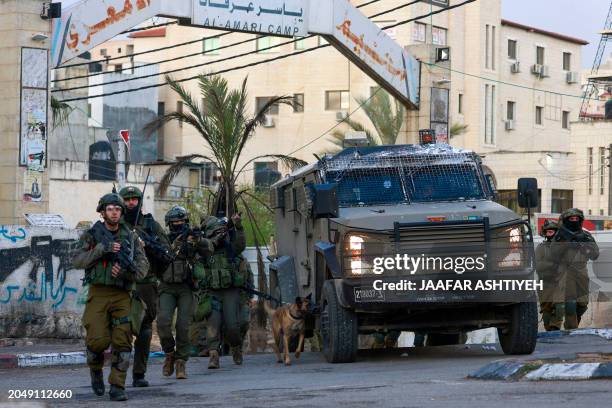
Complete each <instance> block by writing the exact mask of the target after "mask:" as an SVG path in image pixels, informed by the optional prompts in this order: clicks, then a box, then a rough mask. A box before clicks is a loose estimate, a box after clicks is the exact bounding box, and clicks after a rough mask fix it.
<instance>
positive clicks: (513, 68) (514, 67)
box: [510, 61, 521, 74]
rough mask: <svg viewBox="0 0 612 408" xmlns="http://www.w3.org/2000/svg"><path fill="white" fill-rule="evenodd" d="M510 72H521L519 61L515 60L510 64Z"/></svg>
mask: <svg viewBox="0 0 612 408" xmlns="http://www.w3.org/2000/svg"><path fill="white" fill-rule="evenodd" d="M510 72H512V73H513V74H518V73H519V72H521V63H520V62H518V61H517V62H515V63H513V64H512V65H510Z"/></svg>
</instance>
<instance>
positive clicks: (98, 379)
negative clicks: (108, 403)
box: [89, 369, 105, 397]
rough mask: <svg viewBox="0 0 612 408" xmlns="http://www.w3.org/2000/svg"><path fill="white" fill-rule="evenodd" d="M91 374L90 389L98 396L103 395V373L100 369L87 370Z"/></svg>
mask: <svg viewBox="0 0 612 408" xmlns="http://www.w3.org/2000/svg"><path fill="white" fill-rule="evenodd" d="M89 374H90V375H91V389H92V390H93V392H94V394H96V395H97V396H98V397H100V396H102V395H104V391H105V390H104V374H103V373H102V370H92V369H90V370H89Z"/></svg>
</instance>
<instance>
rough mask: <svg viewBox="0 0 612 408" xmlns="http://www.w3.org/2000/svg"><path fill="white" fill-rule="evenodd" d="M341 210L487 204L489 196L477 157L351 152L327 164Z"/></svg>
mask: <svg viewBox="0 0 612 408" xmlns="http://www.w3.org/2000/svg"><path fill="white" fill-rule="evenodd" d="M321 171H322V178H323V179H324V180H325V181H326V182H328V183H337V184H338V190H337V191H338V201H339V203H340V205H341V206H345V207H350V206H365V205H376V204H400V203H412V202H438V201H461V200H478V199H485V198H487V197H489V196H490V195H491V192H490V191H489V189H488V187H487V184H486V182H485V181H484V175H483V173H482V169H481V167H480V158H479V157H478V156H477V155H476V154H475V153H473V152H470V151H466V150H461V149H456V148H453V147H450V146H446V145H428V146H418V145H411V146H398V147H391V146H381V147H368V148H354V149H347V150H344V151H343V152H341V153H339V154H337V155H336V156H333V157H326V158H325V159H324V160H323V163H322V166H321Z"/></svg>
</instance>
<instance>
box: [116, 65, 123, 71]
mask: <svg viewBox="0 0 612 408" xmlns="http://www.w3.org/2000/svg"><path fill="white" fill-rule="evenodd" d="M122 70H123V65H122V64H115V72H121V71H122Z"/></svg>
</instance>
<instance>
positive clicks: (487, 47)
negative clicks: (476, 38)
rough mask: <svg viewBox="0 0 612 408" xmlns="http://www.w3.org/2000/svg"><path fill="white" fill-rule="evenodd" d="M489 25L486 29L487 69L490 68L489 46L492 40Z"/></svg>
mask: <svg viewBox="0 0 612 408" xmlns="http://www.w3.org/2000/svg"><path fill="white" fill-rule="evenodd" d="M489 36H490V34H489V25H488V24H487V25H486V27H485V68H489V44H490V42H491V39H490V38H489Z"/></svg>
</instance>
